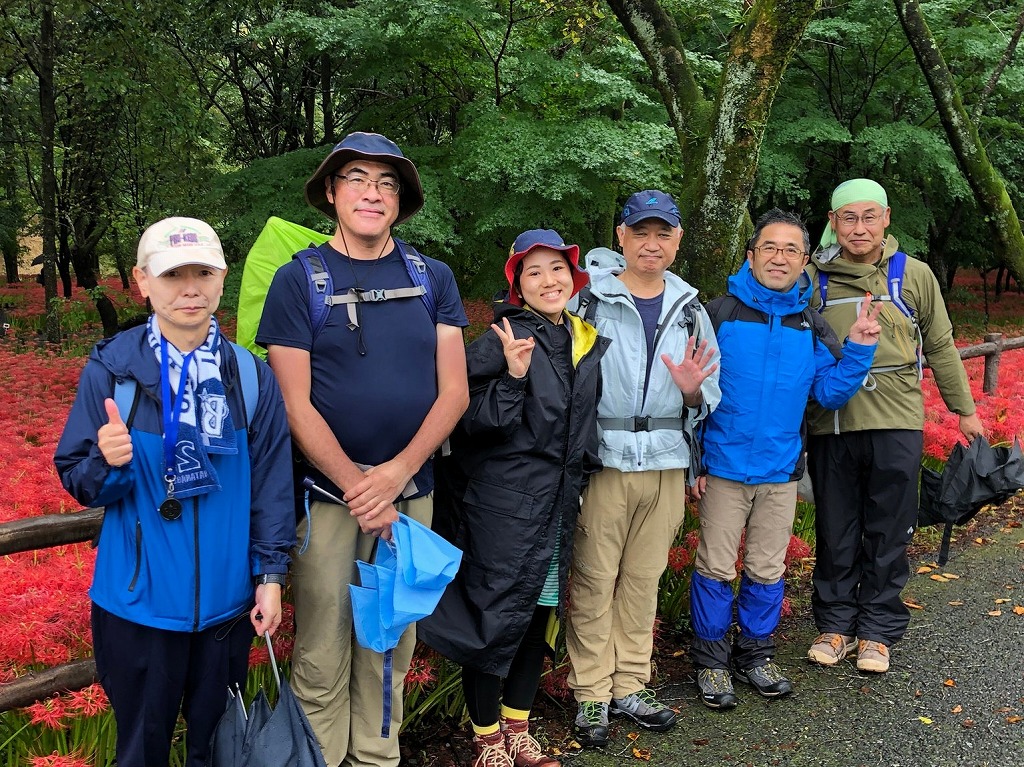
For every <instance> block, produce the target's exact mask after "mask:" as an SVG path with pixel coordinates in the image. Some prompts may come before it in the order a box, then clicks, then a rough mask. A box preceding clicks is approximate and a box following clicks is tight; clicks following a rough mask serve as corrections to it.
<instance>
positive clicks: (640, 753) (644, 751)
mask: <svg viewBox="0 0 1024 767" xmlns="http://www.w3.org/2000/svg"><path fill="white" fill-rule="evenodd" d="M633 757H634V758H636V759H639V760H640V761H641V762H649V761H651V749H649V748H634V749H633Z"/></svg>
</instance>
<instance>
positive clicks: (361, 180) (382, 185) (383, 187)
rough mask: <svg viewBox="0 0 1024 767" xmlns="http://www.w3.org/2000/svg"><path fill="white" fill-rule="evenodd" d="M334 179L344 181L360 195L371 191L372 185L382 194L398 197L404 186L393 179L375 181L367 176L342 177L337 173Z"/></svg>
mask: <svg viewBox="0 0 1024 767" xmlns="http://www.w3.org/2000/svg"><path fill="white" fill-rule="evenodd" d="M333 178H335V179H337V180H339V181H344V182H345V183H346V184H347V185H348V188H349V189H351V190H352V191H353V192H358V193H360V194H361V193H363V192H365V191H366V190H367V189H369V188H370V184H373V185H374V186H376V187H377V191H378V192H380V193H381V194H388V195H396V194H398V193H399V192H401V191H402V185H401V184H399V183H398V182H397V181H395V180H394V179H393V178H387V177H385V178H378V179H377V180H376V181H374V180H373V179H372V178H367V177H366V176H342V175H341V174H340V173H335V174H334V176H333Z"/></svg>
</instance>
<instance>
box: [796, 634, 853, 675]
mask: <svg viewBox="0 0 1024 767" xmlns="http://www.w3.org/2000/svg"><path fill="white" fill-rule="evenodd" d="M856 650H857V640H856V639H854V638H853V637H850V636H846V634H836V633H835V632H832V631H826V632H825V633H824V634H819V635H818V638H817V639H815V640H814V644H812V645H811V648H810V649H809V650H808V651H807V657H808V659H810V660H812V661H814V662H815V663H820V664H821V665H822V666H834V665H836V664H837V663H838V662H839V661H841V660H842V659H843V658H845V657H846V656H847V655H849V654H850V653H852V652H856Z"/></svg>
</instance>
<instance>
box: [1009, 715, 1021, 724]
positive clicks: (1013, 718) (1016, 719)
mask: <svg viewBox="0 0 1024 767" xmlns="http://www.w3.org/2000/svg"><path fill="white" fill-rule="evenodd" d="M1006 721H1007V722H1009V723H1010V724H1017V722H1020V721H1024V716H1008V717H1006Z"/></svg>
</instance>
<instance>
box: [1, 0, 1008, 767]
mask: <svg viewBox="0 0 1024 767" xmlns="http://www.w3.org/2000/svg"><path fill="white" fill-rule="evenodd" d="M925 20H926V21H927V24H925V23H924V22H925ZM1022 29H1024V3H1021V2H1019V1H1017V2H1013V3H1006V2H997V1H995V0H986V1H978V0H930V1H926V2H920V3H919V2H917V0H892V1H891V2H889V1H888V0H884V1H883V0H848V1H846V2H840V1H838V0H661V1H660V2H654V1H652V0H608V2H607V3H605V2H598V1H596V0H563V1H561V2H550V1H549V0H496V2H482V1H481V0H451V2H443V3H442V2H426V0H406V2H403V3H394V2H384V1H383V0H334V2H318V3H313V2H308V1H299V2H277V3H272V2H262V1H252V2H250V1H248V0H238V1H236V0H220V1H218V2H210V1H207V2H198V1H197V0H169V1H167V2H158V3H146V4H141V3H128V2H123V1H121V0H91V1H85V0H5V2H4V3H3V5H2V7H0V252H2V255H3V262H4V270H5V271H4V276H5V277H6V279H7V281H8V283H10V286H9V288H7V289H0V312H2V311H3V308H4V306H3V305H4V304H5V303H6V304H7V305H8V315H9V317H8V321H9V322H10V324H11V325H12V327H11V331H10V332H9V335H8V339H7V342H6V343H0V382H2V386H0V404H2V405H3V411H4V413H5V415H4V421H5V428H6V429H7V431H8V433H10V434H13V435H15V439H16V441H17V446H18V449H17V450H16V451H14V452H13V453H12V454H11V457H10V459H9V460H8V462H7V465H6V467H5V468H6V472H5V475H4V476H3V477H2V478H0V479H2V481H0V497H2V498H3V501H2V502H0V521H8V520H10V519H17V518H21V517H24V516H32V515H38V514H43V513H53V512H56V511H61V510H63V509H65V508H66V509H67V510H74V509H73V503H72V502H71V501H70V499H69V498H67V497H66V496H65V495H63V494H62V492H61V491H60V489H59V484H58V483H56V479H55V477H54V476H53V473H52V468H49V463H50V460H51V457H52V451H53V444H54V442H55V440H56V437H57V435H58V434H59V429H60V426H61V425H62V423H63V417H64V415H65V414H66V412H67V408H68V406H69V404H70V399H71V398H72V397H73V394H74V387H75V383H76V380H77V374H78V371H79V370H80V367H81V364H82V362H83V359H82V356H81V355H82V353H83V352H84V350H85V349H86V348H88V345H89V344H91V343H92V342H94V341H95V340H96V338H97V337H98V336H99V335H100V334H101V333H109V332H112V331H113V329H114V328H116V325H117V323H118V321H119V320H122V319H124V318H125V317H126V316H127V315H129V314H132V313H135V312H137V311H138V310H139V303H138V296H137V293H133V292H132V291H131V290H130V289H129V285H128V274H129V272H130V268H131V265H132V264H133V263H134V250H135V244H136V242H137V240H138V237H139V235H140V234H141V232H142V231H143V230H144V229H145V227H146V226H147V225H148V224H150V223H152V222H153V221H155V220H157V219H159V218H161V217H163V216H166V215H192V216H196V217H199V218H203V219H205V220H207V221H209V222H210V223H211V224H213V226H214V227H215V228H216V229H217V231H218V232H219V233H220V234H221V235H222V239H223V241H224V244H225V247H226V249H227V251H228V256H229V260H230V261H231V262H233V263H234V264H235V268H234V269H233V271H232V274H231V275H230V278H231V283H232V289H237V279H238V278H239V277H240V274H241V269H240V268H239V267H240V266H241V264H240V263H239V262H240V261H241V260H242V259H243V258H244V256H245V253H246V252H247V250H248V248H249V246H250V245H251V244H252V242H253V241H254V239H255V237H256V235H257V234H258V232H259V230H260V229H261V228H262V226H263V224H264V222H265V221H266V219H267V217H268V216H270V215H277V216H280V217H282V218H285V219H287V220H290V221H294V222H296V223H300V224H304V225H306V226H310V227H312V228H319V229H322V230H326V229H328V228H329V227H330V222H328V221H327V219H326V218H324V217H323V216H322V215H321V214H319V213H317V212H316V211H314V210H313V209H311V208H309V207H308V206H306V205H305V203H304V200H303V196H302V185H303V183H304V181H305V179H306V178H308V176H309V175H310V174H311V172H312V171H313V169H314V168H315V167H316V166H317V165H318V163H319V162H320V160H321V159H322V158H323V156H324V155H325V154H326V152H327V151H328V147H329V146H330V145H332V144H333V143H334V142H336V141H337V140H339V139H340V138H341V137H342V136H344V135H345V134H346V133H347V132H349V131H351V130H374V131H380V132H383V133H385V134H386V135H388V136H389V137H391V138H393V139H394V140H395V141H397V142H398V144H399V145H400V146H401V147H402V149H403V150H404V151H405V152H406V153H407V154H408V155H409V156H410V157H411V158H412V159H413V160H414V161H415V162H416V163H417V165H418V167H419V171H420V174H421V176H422V179H423V185H424V188H425V191H426V197H427V202H426V205H425V207H424V209H423V210H422V211H421V212H420V213H419V214H418V215H417V216H415V217H414V218H412V219H411V220H410V221H409V222H408V223H406V224H403V225H402V226H401V227H400V229H399V230H398V231H399V233H400V235H401V236H402V237H403V238H404V239H407V240H408V241H410V242H412V243H414V244H415V245H416V246H417V248H419V249H420V250H421V251H422V252H424V253H427V254H429V255H432V256H435V257H438V258H441V259H443V260H445V261H446V262H447V263H448V264H449V265H451V267H452V269H453V270H454V272H455V274H456V276H457V278H458V281H459V285H460V289H461V290H462V293H463V295H464V296H465V297H467V298H469V299H480V298H484V297H487V296H489V295H491V293H492V292H493V290H494V289H495V288H497V287H499V286H500V275H501V270H500V265H501V264H502V263H503V261H504V259H505V257H506V254H507V249H508V245H509V243H510V242H511V241H512V239H513V238H514V237H515V235H516V234H517V233H519V232H520V231H522V230H524V229H527V228H535V227H551V228H555V229H558V230H559V232H561V233H562V234H563V236H564V237H565V239H566V240H567V241H573V242H579V243H580V244H581V246H582V247H583V249H584V250H586V249H588V248H590V247H594V246H598V245H604V246H608V245H611V244H612V240H613V228H614V225H615V223H616V216H617V214H618V212H619V211H620V210H621V205H622V203H623V202H624V200H625V198H626V197H627V196H628V195H629V194H630V193H632V192H633V191H636V190H638V189H642V188H652V187H658V188H663V189H666V190H667V191H670V192H672V193H673V194H674V195H675V196H676V197H677V199H678V200H679V203H680V206H681V208H682V209H683V214H684V223H683V226H684V228H685V229H686V234H685V236H684V239H683V247H682V250H681V252H680V258H679V259H678V261H677V263H676V267H675V268H676V269H677V270H678V271H679V272H680V273H681V274H682V275H683V276H684V277H686V278H687V279H689V280H690V281H691V282H693V283H694V284H696V285H697V286H698V287H700V288H701V289H702V291H703V293H704V294H705V295H706V296H713V295H717V294H719V293H721V292H722V289H723V287H724V279H725V276H726V275H727V274H729V273H730V272H732V271H733V270H734V269H735V268H736V267H737V266H738V264H739V262H740V260H741V259H742V244H743V243H744V241H745V239H746V236H747V233H748V232H749V228H750V218H751V215H753V216H755V217H756V215H757V214H758V213H760V212H762V211H763V210H765V209H767V208H768V207H771V206H774V205H778V206H780V207H783V208H788V209H792V210H795V211H797V212H798V213H800V214H801V215H802V216H803V217H804V218H805V219H806V220H807V221H808V223H809V226H810V228H811V230H812V232H813V233H814V235H815V236H816V235H817V233H818V232H819V231H820V230H821V228H822V227H823V226H824V225H825V222H826V213H827V210H828V207H829V206H828V200H829V196H830V194H831V190H832V189H833V188H834V186H835V185H836V183H838V182H839V181H841V180H843V179H845V178H850V177H855V176H871V177H872V178H875V179H876V180H878V181H879V182H881V183H882V184H883V185H884V186H885V187H886V188H887V190H888V191H889V195H890V204H891V205H892V207H893V210H894V215H893V226H892V230H891V231H892V232H893V234H894V235H895V236H896V237H897V238H898V240H899V242H900V245H901V248H902V249H903V250H905V251H907V252H908V253H910V254H911V255H914V256H916V257H918V258H921V259H923V260H925V261H927V262H928V263H929V264H930V265H931V267H932V269H933V270H934V271H935V273H936V275H937V277H938V278H939V281H940V284H941V285H942V287H943V288H944V290H945V291H946V297H947V303H948V304H949V305H950V307H951V309H952V310H953V314H954V320H955V322H956V324H957V334H958V343H961V344H962V343H963V342H964V341H966V340H980V337H981V334H982V333H984V332H985V331H988V330H1003V331H1004V332H1007V333H1008V334H1009V335H1020V332H1019V331H1020V324H1019V323H1020V316H1019V315H1020V313H1021V312H1020V306H1021V304H1020V302H1019V301H1014V302H1012V303H1011V302H1009V301H1004V302H1002V303H997V302H995V300H994V297H993V301H990V296H989V289H990V287H991V286H994V287H995V289H996V291H997V292H998V291H1001V290H1002V289H1003V287H1004V286H1005V285H1008V284H1009V282H1008V280H1009V276H1010V275H1012V276H1015V277H1016V278H1017V282H1018V284H1020V283H1022V282H1024V279H1022V278H1024V268H1022V262H1024V237H1022V236H1021V229H1020V223H1019V218H1018V216H1017V212H1016V211H1017V210H1019V207H1020V204H1021V200H1022V197H1021V190H1022V189H1024V114H1022V110H1021V106H1020V105H1021V104H1022V103H1024V63H1022V62H1021V60H1020V59H1021V56H1020V55H1018V52H1017V47H1018V43H1019V40H1020V37H1021V32H1022ZM1015 204H1016V207H1015ZM26 235H29V236H31V239H30V240H26V239H25V236H26ZM25 242H32V243H41V246H39V247H36V246H35V245H33V247H32V248H31V249H29V250H27V251H26V249H25V247H24V243H25ZM32 260H36V261H37V262H39V264H41V266H42V276H41V279H42V281H43V282H44V283H45V285H44V289H43V290H40V289H39V287H38V286H37V285H35V283H34V282H33V280H34V279H35V276H34V273H33V275H32V276H31V277H29V276H28V273H27V272H26V273H24V274H23V265H24V264H25V263H26V262H30V261H32ZM993 271H994V272H995V279H994V280H993V279H992V274H991V273H992V272H993ZM978 272H980V273H981V275H982V276H985V275H988V278H987V279H978V278H977V277H976V276H975V275H977V274H978ZM114 275H116V276H114ZM23 278H24V282H26V283H27V284H24V283H22V284H19V280H21V279H23ZM232 300H233V299H232V297H231V295H229V296H228V298H227V300H226V301H225V304H226V307H225V309H226V312H227V316H223V317H222V321H223V324H224V326H225V327H226V328H227V329H228V331H229V332H232V329H233V318H232V317H231V316H230V309H231V305H232V304H231V301H232ZM467 308H468V309H469V310H470V314H471V319H472V320H474V328H475V329H476V330H479V329H480V328H481V327H484V326H485V323H486V321H487V319H488V316H487V305H486V302H483V301H474V300H471V301H470V302H469V304H468V306H467ZM83 331H84V332H83ZM47 342H49V343H47ZM58 342H60V343H58ZM37 345H38V346H39V347H40V348H41V349H42V351H40V350H39V349H37ZM1019 354H1020V353H1019V352H1013V353H1011V354H1010V355H1009V356H1010V358H1013V359H1014V364H1012V365H1011V364H1010V363H1009V360H1007V361H1005V362H1004V367H1003V371H1002V376H1001V380H1000V389H999V392H998V393H997V395H995V396H991V397H984V396H983V395H982V394H981V392H980V364H981V363H980V360H975V361H973V362H970V363H969V364H968V371H969V373H970V374H971V378H972V389H973V390H974V393H975V396H976V398H978V400H979V402H980V403H981V404H980V407H981V410H980V412H981V413H982V417H983V419H984V420H985V422H986V424H987V425H988V426H990V428H992V429H993V435H994V436H995V437H996V438H999V439H1005V438H1011V439H1012V437H1013V436H1014V435H1018V434H1021V433H1022V432H1024V421H1022V420H1021V419H1022V418H1024V409H1022V408H1021V407H1020V402H1021V400H1022V399H1024V365H1018V364H1016V357H1017V356H1018V355H1019ZM40 382H45V384H46V385H45V386H40ZM926 396H927V397H928V408H927V409H928V413H929V420H928V424H927V425H926V440H927V441H928V445H929V450H930V455H931V457H932V460H936V459H939V458H941V457H942V456H944V455H945V454H946V452H947V451H948V448H949V447H950V446H951V445H952V443H953V441H955V440H956V438H957V437H956V428H955V419H950V418H948V417H944V416H943V413H944V408H943V407H942V406H941V403H940V401H939V398H938V395H937V393H936V392H935V390H934V386H933V384H932V383H931V381H930V379H929V380H928V381H926ZM44 467H46V468H44ZM812 520H813V511H812V510H810V511H808V510H807V509H806V508H804V509H802V511H801V524H802V529H801V530H800V531H798V532H800V533H801V535H803V537H804V538H805V539H807V540H810V537H811V536H810V532H811V530H812V529H813V525H812V524H811V523H812ZM692 538H693V535H690V536H689V538H687V536H686V535H685V534H684V535H682V536H681V537H680V540H679V541H678V542H677V543H678V544H679V545H677V546H676V547H675V548H674V549H673V555H672V557H673V558H672V560H671V562H670V568H669V570H668V571H667V573H666V576H665V580H664V582H663V589H662V602H661V606H660V607H661V616H662V620H663V621H664V622H665V627H666V629H668V628H675V627H677V626H680V625H683V624H685V618H686V612H687V611H686V594H687V588H686V583H687V575H688V568H689V567H690V566H691V559H692V549H693V545H694V540H692ZM809 553H810V551H809V549H808V548H807V546H806V545H801V543H800V542H799V541H796V540H795V541H794V547H793V550H792V551H791V562H797V563H799V562H801V561H804V562H806V556H807V555H808V554H809ZM93 557H94V553H93V552H92V550H91V549H89V548H88V547H87V546H84V545H77V546H67V547H59V548H56V549H51V550H48V551H46V552H39V553H37V554H21V555H16V556H14V557H12V558H10V559H9V560H8V565H7V569H6V572H7V576H8V577H10V578H13V580H14V583H15V585H16V588H15V589H13V590H12V593H11V595H10V599H9V601H10V604H11V606H12V608H13V610H14V615H15V616H16V617H15V619H14V622H13V624H12V626H13V628H12V630H10V631H8V632H6V633H5V634H4V636H3V638H2V641H0V658H2V660H3V664H2V665H0V681H7V680H10V679H12V678H14V677H15V676H17V675H19V674H21V673H24V672H25V671H26V670H28V669H38V668H43V667H46V666H51V665H54V664H59V663H62V662H64V661H67V660H71V659H75V658H81V657H86V656H88V654H89V653H90V647H91V640H90V637H89V630H88V608H87V601H88V600H87V596H86V594H85V588H86V587H87V585H88V580H89V576H90V573H91V567H92V559H93ZM798 569H799V567H798ZM286 641H287V640H286ZM287 650H288V648H287V646H286V647H285V648H284V654H285V655H287ZM264 661H265V657H264V656H261V655H259V653H258V652H256V651H254V656H253V665H254V669H255V670H254V674H253V676H252V678H251V680H250V682H251V688H252V689H250V694H251V693H252V691H253V690H254V689H255V687H256V686H259V685H260V684H262V683H264V682H265V681H266V674H265V673H263V672H264V671H265V666H264V665H261V664H262V663H263V662H264ZM546 685H547V689H548V692H549V694H551V695H554V696H557V695H559V694H562V693H564V689H562V688H564V668H563V669H562V672H561V676H560V675H559V673H558V670H557V669H556V670H555V673H552V674H550V675H549V676H548V677H546ZM457 688H458V685H457V676H455V675H454V674H453V673H452V672H451V670H450V669H446V668H445V667H444V666H443V665H439V660H438V659H437V658H432V657H430V656H421V657H419V658H418V659H417V661H416V664H415V665H414V668H413V670H412V671H411V672H410V677H409V678H408V679H407V702H408V703H409V705H410V710H411V711H412V712H413V713H414V716H413V717H412V718H411V720H410V724H411V725H413V726H415V724H416V722H417V721H419V720H420V719H421V718H422V717H436V716H438V715H441V716H450V717H455V718H458V716H459V715H460V713H461V698H460V697H459V695H458V691H457ZM111 735H112V726H111V723H110V717H109V711H107V710H106V703H105V700H104V699H103V697H102V692H101V691H100V690H99V688H98V687H94V688H88V689H87V690H85V691H83V692H81V693H77V694H75V695H73V696H70V697H66V696H65V697H58V698H51V699H48V700H47V701H45V702H41V703H38V704H37V705H36V706H35V707H34V708H33V709H31V710H26V711H24V712H10V713H8V714H3V715H0V752H3V753H5V754H6V756H7V760H6V762H7V763H9V764H14V763H16V762H18V761H25V762H28V763H31V764H33V765H40V766H41V765H46V764H52V765H58V764H64V765H68V767H71V766H72V765H74V766H75V767H77V766H78V765H80V764H90V765H91V764H95V765H101V764H107V763H108V762H109V760H110V747H111V743H112V740H111ZM51 754H52V755H53V756H52V758H51V756H50V755H51ZM47 760H50V761H47Z"/></svg>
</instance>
